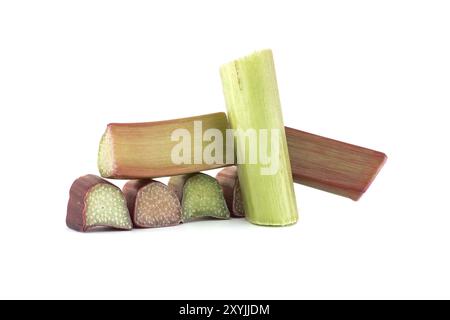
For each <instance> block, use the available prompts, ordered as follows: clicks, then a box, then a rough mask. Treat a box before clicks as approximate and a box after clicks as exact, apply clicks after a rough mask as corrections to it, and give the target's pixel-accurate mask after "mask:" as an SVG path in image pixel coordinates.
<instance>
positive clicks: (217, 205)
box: [182, 174, 230, 220]
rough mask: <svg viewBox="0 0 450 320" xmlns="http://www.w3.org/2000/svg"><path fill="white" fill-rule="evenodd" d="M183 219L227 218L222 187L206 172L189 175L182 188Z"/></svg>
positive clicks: (228, 214)
mask: <svg viewBox="0 0 450 320" xmlns="http://www.w3.org/2000/svg"><path fill="white" fill-rule="evenodd" d="M182 207H183V220H191V219H195V218H201V217H213V218H219V219H228V218H229V217H230V212H229V211H228V208H227V205H226V203H225V199H224V197H223V193H222V188H221V187H220V185H219V183H218V182H217V180H216V179H214V178H213V177H211V176H208V175H206V174H196V175H194V176H192V177H190V178H189V179H188V180H187V181H186V183H185V185H184V188H183V202H182Z"/></svg>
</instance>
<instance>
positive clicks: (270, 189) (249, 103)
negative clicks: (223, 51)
mask: <svg viewBox="0 0 450 320" xmlns="http://www.w3.org/2000/svg"><path fill="white" fill-rule="evenodd" d="M220 73H221V78H222V85H223V92H224V96H225V102H226V105H227V110H228V119H229V122H230V125H231V128H232V129H234V130H235V131H236V130H242V131H247V130H248V129H251V130H256V131H257V132H260V131H259V130H260V129H265V130H268V132H271V130H272V129H276V130H278V132H279V138H278V141H277V142H276V143H278V149H279V158H278V159H279V166H278V170H277V171H276V173H275V174H269V175H264V174H262V170H261V169H262V168H265V167H267V166H266V165H262V164H261V163H260V162H259V161H258V163H256V164H251V163H248V162H247V163H243V164H239V163H238V176H239V182H240V188H241V191H242V197H243V204H244V210H245V214H246V218H247V219H248V220H249V221H250V222H252V223H255V224H259V225H270V226H284V225H290V224H293V223H296V222H297V220H298V213H297V204H296V199H295V194H294V187H293V181H292V172H291V165H290V162H289V154H288V148H287V142H286V135H285V131H284V124H283V118H282V113H281V105H280V98H279V95H278V87H277V81H276V75H275V67H274V62H273V57H272V52H271V51H270V50H264V51H260V52H256V53H254V54H252V55H250V56H247V57H244V58H242V59H238V60H236V61H233V62H230V63H228V64H225V65H223V66H222V67H221V69H220ZM237 145H238V142H237V141H235V148H236V146H237ZM235 150H236V149H235ZM247 150H248V146H247Z"/></svg>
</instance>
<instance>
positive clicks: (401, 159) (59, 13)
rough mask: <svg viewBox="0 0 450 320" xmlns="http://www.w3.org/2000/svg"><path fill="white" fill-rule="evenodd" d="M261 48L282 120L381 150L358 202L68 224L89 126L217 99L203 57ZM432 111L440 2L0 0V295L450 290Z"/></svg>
mask: <svg viewBox="0 0 450 320" xmlns="http://www.w3.org/2000/svg"><path fill="white" fill-rule="evenodd" d="M264 48H271V49H273V52H274V57H275V63H276V67H277V74H278V82H279V89H280V94H281V100H282V105H283V112H284V118H285V123H286V125H289V126H292V127H296V128H300V129H302V130H307V131H310V132H313V133H318V134H322V135H325V136H328V137H333V138H335V139H340V140H343V141H347V142H351V143H355V144H359V145H362V146H366V147H369V148H373V149H376V150H380V151H383V152H385V153H386V154H387V155H388V156H389V160H388V162H387V164H386V166H385V167H384V169H383V170H382V172H381V173H380V175H379V176H378V178H377V180H376V181H375V182H374V184H373V185H372V187H371V188H370V190H369V191H368V192H367V193H366V194H365V196H364V197H363V198H362V199H361V200H360V201H359V202H352V201H350V200H347V199H345V198H340V197H337V196H334V195H331V194H327V193H324V192H321V191H317V190H313V189H310V188H307V187H303V186H300V185H296V187H295V191H296V195H297V199H298V205H299V208H300V214H301V220H300V221H299V223H298V224H297V225H295V226H292V227H286V228H264V227H257V226H253V225H251V224H249V223H247V222H246V221H245V220H236V219H234V220H230V221H206V222H195V223H189V224H185V225H182V226H179V227H173V228H166V229H158V230H142V231H132V232H97V233H89V234H82V233H77V232H73V231H71V230H69V229H67V228H66V226H65V214H66V205H67V200H68V191H69V188H70V185H71V184H72V182H73V180H74V179H76V178H77V177H78V176H80V175H83V174H86V173H97V168H96V154H97V147H98V142H99V139H100V136H101V134H102V133H103V131H104V129H105V126H106V124H107V123H109V122H132V121H155V120H163V119H170V118H176V117H185V116H192V115H197V114H204V113H210V112H216V111H225V107H224V100H223V95H222V87H221V82H220V77H219V73H218V69H219V66H220V65H221V64H222V63H225V62H228V61H229V60H232V59H234V58H238V57H240V56H243V55H246V54H249V53H251V52H253V51H255V50H259V49H264ZM449 107H450V4H449V2H448V1H392V0H391V1H280V0H277V1H242V0H239V1H230V0H227V1H222V2H218V1H192V0H191V1H178V2H175V1H159V2H156V1H155V2H150V1H91V0H90V1H2V2H1V4H0V117H1V126H0V137H1V157H0V162H1V163H0V164H1V168H2V172H1V178H2V179H1V184H0V191H1V193H0V197H1V207H0V214H1V219H0V226H1V229H0V298H161V299H164V298H191V299H197V298H224V299H229V298H237V299H240V298H253V299H257V298H268V299H271V298H344V299H347V298H450V272H449V270H450V248H449V245H450V206H449V195H450V187H449V183H448V181H449V179H450V175H449V169H448V168H449V164H450V152H449V143H448V137H449V136H450V134H449V133H450V132H449V131H450V130H449V119H450V117H449V116H448V112H447V111H448V110H449ZM121 183H122V182H119V185H121Z"/></svg>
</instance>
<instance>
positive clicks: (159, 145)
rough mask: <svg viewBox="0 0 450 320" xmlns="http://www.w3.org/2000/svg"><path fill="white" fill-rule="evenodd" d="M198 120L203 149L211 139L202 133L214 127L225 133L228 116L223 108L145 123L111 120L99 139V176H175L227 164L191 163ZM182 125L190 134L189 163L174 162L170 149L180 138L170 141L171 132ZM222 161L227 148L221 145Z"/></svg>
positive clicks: (136, 177)
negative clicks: (214, 111) (205, 137)
mask: <svg viewBox="0 0 450 320" xmlns="http://www.w3.org/2000/svg"><path fill="white" fill-rule="evenodd" d="M195 121H201V123H202V132H201V134H202V136H201V137H199V139H200V141H202V146H201V147H202V150H204V148H205V146H207V145H208V144H209V143H210V142H208V141H206V142H205V141H203V133H204V132H205V131H206V130H208V129H217V130H218V131H220V132H221V133H222V136H223V137H225V131H226V129H227V127H228V120H227V117H226V115H225V113H223V112H219V113H213V114H206V115H201V116H196V117H190V118H182V119H174V120H167V121H157V122H145V123H111V124H109V125H108V126H107V129H106V132H105V133H104V134H103V136H102V139H101V141H100V147H99V152H98V168H99V171H100V174H101V176H102V177H105V178H110V179H148V178H158V177H167V176H175V175H181V174H186V173H193V172H198V171H202V170H210V169H215V168H221V167H224V166H226V164H224V163H223V162H221V163H212V164H207V163H205V162H204V161H203V159H202V161H201V163H197V164H196V163H194V162H195V157H194V150H195V146H194V140H195V134H194V122H195ZM177 129H185V130H187V131H188V132H189V133H190V137H191V155H190V159H191V163H190V164H186V163H182V164H176V163H173V161H172V157H171V152H172V150H173V148H174V147H175V146H176V145H178V144H179V143H180V141H172V133H173V132H174V131H175V130H177ZM222 152H223V155H224V162H225V160H226V159H225V158H226V157H225V155H226V148H225V145H224V146H223V150H222Z"/></svg>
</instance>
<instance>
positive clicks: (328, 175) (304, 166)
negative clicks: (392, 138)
mask: <svg viewBox="0 0 450 320" xmlns="http://www.w3.org/2000/svg"><path fill="white" fill-rule="evenodd" d="M286 137H287V143H288V148H289V155H290V159H291V168H292V174H293V179H294V182H296V183H300V184H303V185H306V186H309V187H313V188H316V189H320V190H323V191H327V192H331V193H334V194H337V195H340V196H343V197H347V198H350V199H352V200H355V201H357V200H358V199H360V198H361V196H362V195H363V194H364V192H366V190H367V189H368V188H369V186H370V185H371V183H372V182H373V180H374V179H375V177H376V176H377V174H378V172H379V171H380V170H381V168H382V167H383V165H384V163H385V162H386V160H387V156H386V155H385V154H384V153H382V152H379V151H375V150H371V149H367V148H363V147H359V146H356V145H352V144H349V143H345V142H341V141H337V140H333V139H329V138H325V137H322V136H319V135H315V134H311V133H307V132H304V131H300V130H297V129H293V128H289V127H286Z"/></svg>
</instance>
